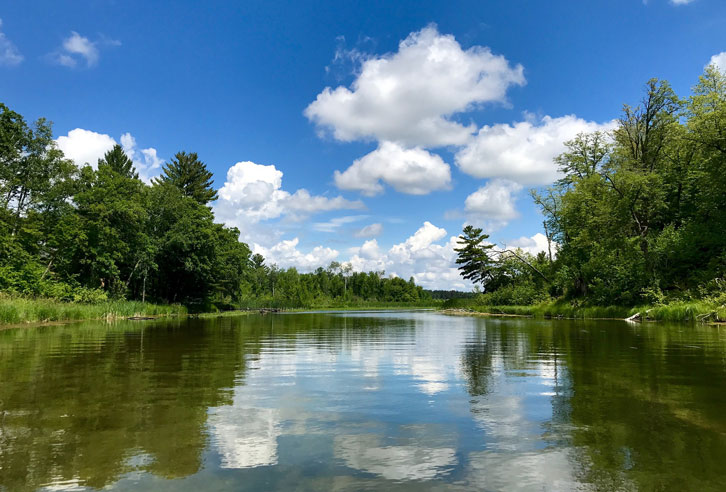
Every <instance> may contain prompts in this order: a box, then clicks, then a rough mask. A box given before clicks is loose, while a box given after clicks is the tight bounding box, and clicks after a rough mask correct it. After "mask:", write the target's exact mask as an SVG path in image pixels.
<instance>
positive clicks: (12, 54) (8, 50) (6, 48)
mask: <svg viewBox="0 0 726 492" xmlns="http://www.w3.org/2000/svg"><path fill="white" fill-rule="evenodd" d="M2 26H3V21H2V19H0V65H5V66H8V67H14V66H16V65H19V64H20V62H22V61H23V55H21V54H20V52H19V51H18V48H17V47H16V46H15V44H14V43H13V42H12V41H10V40H9V39H8V38H7V36H5V33H4V32H3V31H2Z"/></svg>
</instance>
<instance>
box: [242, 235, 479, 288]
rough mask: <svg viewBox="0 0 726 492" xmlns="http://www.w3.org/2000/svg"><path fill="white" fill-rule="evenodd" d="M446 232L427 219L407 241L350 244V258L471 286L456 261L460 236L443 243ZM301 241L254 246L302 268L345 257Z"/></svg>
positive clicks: (391, 271) (362, 268) (437, 283)
mask: <svg viewBox="0 0 726 492" xmlns="http://www.w3.org/2000/svg"><path fill="white" fill-rule="evenodd" d="M446 235H447V234H446V230H445V229H442V228H440V227H436V226H435V225H433V224H432V223H430V222H428V221H427V222H424V224H423V225H422V226H421V227H420V228H419V229H418V230H417V231H416V232H415V233H414V234H413V235H411V236H410V237H409V238H407V239H406V240H405V241H403V242H401V243H399V244H394V245H393V246H391V247H390V248H388V249H385V248H381V246H380V245H379V244H378V241H377V240H376V239H370V240H368V241H365V242H364V243H363V244H362V245H361V246H356V247H353V248H349V249H348V251H347V253H348V256H349V260H348V262H349V263H350V264H351V266H352V267H353V270H354V271H357V272H370V271H385V273H386V275H387V276H392V277H401V278H403V279H406V280H408V279H409V278H410V277H414V279H415V280H416V282H417V283H418V284H419V285H422V286H423V287H425V288H432V289H460V290H469V289H471V288H472V285H471V283H470V282H468V281H466V280H464V279H462V278H461V276H460V275H459V271H458V269H457V267H456V264H455V260H456V252H455V251H454V248H455V247H458V245H457V239H458V238H457V237H456V236H452V237H450V238H449V239H448V240H447V241H445V242H443V243H442V240H443V239H444V238H445V237H446ZM299 244H300V241H299V239H298V238H297V237H295V238H293V239H289V240H283V241H279V242H278V243H276V244H274V245H272V246H269V247H266V246H262V245H260V244H257V243H254V244H253V245H252V250H253V252H254V253H260V254H261V255H263V256H264V257H265V258H266V259H267V260H268V263H276V264H277V265H279V266H281V267H284V268H287V267H296V268H297V269H298V270H300V271H303V272H305V271H311V270H314V269H315V268H317V267H321V266H322V267H324V266H327V265H328V264H330V262H331V261H333V260H337V261H343V260H342V259H338V257H339V255H340V253H339V251H337V250H335V249H332V248H327V247H324V246H316V247H314V248H312V249H310V250H309V251H308V252H304V251H301V250H300V249H298V248H299Z"/></svg>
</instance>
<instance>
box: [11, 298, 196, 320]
mask: <svg viewBox="0 0 726 492" xmlns="http://www.w3.org/2000/svg"><path fill="white" fill-rule="evenodd" d="M186 312H187V311H186V308H185V307H184V306H181V305H179V304H169V305H158V304H150V303H148V302H139V301H107V302H101V303H98V304H81V303H73V302H62V301H57V300H53V299H34V298H24V297H0V324H19V323H43V322H49V321H71V320H87V319H117V318H128V317H132V316H169V315H182V314H186Z"/></svg>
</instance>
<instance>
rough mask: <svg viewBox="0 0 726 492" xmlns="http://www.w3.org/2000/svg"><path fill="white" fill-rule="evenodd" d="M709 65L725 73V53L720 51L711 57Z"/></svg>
mask: <svg viewBox="0 0 726 492" xmlns="http://www.w3.org/2000/svg"><path fill="white" fill-rule="evenodd" d="M708 64H709V65H715V66H716V68H718V69H719V70H720V71H721V72H723V73H726V51H722V52H721V53H719V54H718V55H713V56H712V57H711V61H709V62H708Z"/></svg>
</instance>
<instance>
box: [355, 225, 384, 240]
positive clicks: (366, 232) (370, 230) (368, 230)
mask: <svg viewBox="0 0 726 492" xmlns="http://www.w3.org/2000/svg"><path fill="white" fill-rule="evenodd" d="M381 234H383V224H381V223H375V224H369V225H367V226H365V227H362V228H361V229H358V230H357V231H355V233H353V235H354V236H355V237H376V236H380V235H381Z"/></svg>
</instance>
